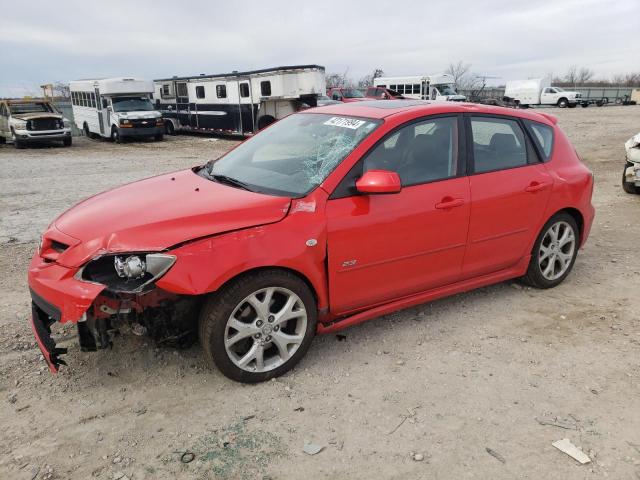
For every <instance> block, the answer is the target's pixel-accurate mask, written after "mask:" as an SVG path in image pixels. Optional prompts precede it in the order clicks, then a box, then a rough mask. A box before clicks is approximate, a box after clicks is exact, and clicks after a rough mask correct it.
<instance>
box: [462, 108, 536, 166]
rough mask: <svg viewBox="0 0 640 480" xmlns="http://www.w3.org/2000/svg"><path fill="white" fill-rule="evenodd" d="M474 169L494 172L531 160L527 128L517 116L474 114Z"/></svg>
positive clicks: (472, 128) (472, 121) (472, 123)
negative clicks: (518, 120) (502, 116)
mask: <svg viewBox="0 0 640 480" xmlns="http://www.w3.org/2000/svg"><path fill="white" fill-rule="evenodd" d="M471 132H472V135H473V159H474V172H475V173H483V172H492V171H494V170H504V169H507V168H515V167H522V166H524V165H526V164H527V144H526V142H525V137H524V132H523V131H522V129H521V128H520V125H519V124H518V122H516V121H515V120H508V119H503V118H490V117H472V118H471Z"/></svg>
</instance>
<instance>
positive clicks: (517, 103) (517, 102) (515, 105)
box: [513, 100, 520, 108]
mask: <svg viewBox="0 0 640 480" xmlns="http://www.w3.org/2000/svg"><path fill="white" fill-rule="evenodd" d="M513 105H514V107H515V108H520V100H516V101H515V102H513Z"/></svg>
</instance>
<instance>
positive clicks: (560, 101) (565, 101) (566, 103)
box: [558, 98, 569, 108]
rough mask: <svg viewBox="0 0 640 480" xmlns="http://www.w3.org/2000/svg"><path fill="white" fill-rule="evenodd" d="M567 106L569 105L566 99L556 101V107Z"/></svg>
mask: <svg viewBox="0 0 640 480" xmlns="http://www.w3.org/2000/svg"><path fill="white" fill-rule="evenodd" d="M568 105H569V102H568V101H567V99H566V98H561V99H560V100H558V107H560V108H566V107H567V106H568Z"/></svg>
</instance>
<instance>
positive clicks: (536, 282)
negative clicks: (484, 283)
mask: <svg viewBox="0 0 640 480" xmlns="http://www.w3.org/2000/svg"><path fill="white" fill-rule="evenodd" d="M578 241H579V231H578V225H577V224H576V221H575V220H574V218H573V217H572V216H571V215H569V214H568V213H565V212H561V213H558V214H556V215H554V216H553V217H551V219H549V221H548V222H547V223H545V225H544V227H542V231H541V232H540V235H538V238H537V240H536V243H535V244H534V246H533V250H532V252H531V261H530V262H529V268H528V269H527V273H526V274H525V276H524V277H522V280H523V281H524V282H525V283H528V284H529V285H531V286H532V287H536V288H552V287H555V286H556V285H559V284H560V283H562V281H563V280H564V279H565V278H567V275H569V272H571V269H572V268H573V264H574V263H575V260H576V255H577V254H578Z"/></svg>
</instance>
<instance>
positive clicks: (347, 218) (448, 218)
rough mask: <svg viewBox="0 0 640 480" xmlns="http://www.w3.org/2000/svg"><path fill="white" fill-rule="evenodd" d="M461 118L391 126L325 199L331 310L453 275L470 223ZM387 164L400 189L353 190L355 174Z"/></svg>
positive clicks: (375, 300)
mask: <svg viewBox="0 0 640 480" xmlns="http://www.w3.org/2000/svg"><path fill="white" fill-rule="evenodd" d="M460 131H461V120H459V118H458V117H457V116H444V117H439V118H438V117H435V118H434V117H429V118H425V119H423V120H421V121H418V122H412V123H411V124H408V125H406V126H403V127H401V128H399V129H397V130H395V131H394V132H392V133H390V134H389V135H388V136H387V137H385V138H384V139H383V140H382V141H381V142H379V143H378V144H377V145H376V146H375V147H374V148H373V149H372V150H371V151H370V152H369V153H368V154H367V155H366V156H365V157H364V158H363V159H362V160H361V161H360V162H359V163H358V164H356V166H355V167H354V168H353V169H352V170H351V172H350V173H349V174H348V175H347V176H346V177H345V179H344V180H343V182H342V183H341V184H340V186H339V187H338V188H337V189H336V191H335V192H334V193H333V194H332V196H331V199H330V200H329V201H328V202H327V208H326V212H327V229H328V257H329V266H328V269H329V292H330V305H331V307H330V308H331V311H332V313H335V314H341V313H345V312H348V311H351V310H354V309H358V308H362V307H366V306H371V305H374V304H377V303H383V302H386V301H390V300H393V299H395V298H399V297H402V296H405V295H410V294H413V293H418V292H421V291H425V290H429V289H431V288H435V287H438V286H440V285H445V284H448V283H453V282H455V281H456V280H457V279H458V278H459V277H460V274H461V269H462V261H463V256H464V251H465V247H466V240H467V229H468V224H469V211H470V204H469V199H470V198H469V179H468V177H467V176H466V175H465V171H464V169H463V168H462V162H463V160H462V156H461V155H460V152H461V146H463V145H464V143H463V142H461V138H460V137H461V135H459V132H460ZM368 170H392V171H395V172H397V173H398V174H399V175H400V178H401V181H402V185H403V188H402V191H401V192H399V193H396V194H388V195H360V194H357V192H355V191H354V185H355V180H356V179H357V178H359V177H360V176H361V175H362V173H363V172H365V171H368Z"/></svg>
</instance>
